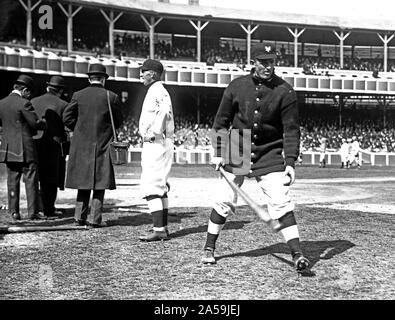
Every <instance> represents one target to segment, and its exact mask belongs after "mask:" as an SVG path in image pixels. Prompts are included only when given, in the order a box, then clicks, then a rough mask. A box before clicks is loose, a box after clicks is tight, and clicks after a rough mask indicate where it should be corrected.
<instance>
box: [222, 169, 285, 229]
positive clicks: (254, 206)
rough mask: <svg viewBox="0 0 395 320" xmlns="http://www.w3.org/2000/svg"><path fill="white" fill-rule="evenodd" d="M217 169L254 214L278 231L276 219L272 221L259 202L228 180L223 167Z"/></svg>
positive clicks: (278, 225) (278, 226)
mask: <svg viewBox="0 0 395 320" xmlns="http://www.w3.org/2000/svg"><path fill="white" fill-rule="evenodd" d="M219 171H220V173H221V175H222V176H223V177H224V178H225V180H226V182H227V183H228V184H229V186H230V187H231V188H232V189H233V191H234V192H236V193H237V194H238V195H240V196H241V197H242V198H243V200H244V201H245V202H246V203H247V205H248V206H249V207H250V208H251V209H252V211H254V212H255V214H256V215H257V216H258V217H259V218H260V219H261V220H262V221H263V222H265V223H266V224H267V225H268V226H269V227H270V228H271V229H272V230H273V231H274V232H278V231H279V228H280V224H279V222H278V221H274V220H273V219H272V218H270V216H269V214H268V213H267V211H266V210H265V209H264V208H262V207H261V206H260V205H259V204H257V203H256V202H255V201H254V200H252V199H251V197H250V196H249V195H248V194H247V193H246V192H244V191H243V190H242V189H241V188H239V186H238V185H237V184H236V183H234V182H233V181H232V180H230V179H229V178H228V177H227V176H226V171H225V169H224V168H223V167H222V166H220V167H219Z"/></svg>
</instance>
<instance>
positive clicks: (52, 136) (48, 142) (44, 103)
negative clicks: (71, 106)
mask: <svg viewBox="0 0 395 320" xmlns="http://www.w3.org/2000/svg"><path fill="white" fill-rule="evenodd" d="M65 87H66V85H65V82H64V79H63V78H62V77H60V76H52V77H51V79H50V81H49V82H47V92H46V93H44V94H43V95H41V96H39V97H36V98H34V99H32V101H31V102H32V105H33V107H34V110H35V111H36V113H37V115H38V116H39V118H42V117H43V118H45V120H46V121H47V129H46V130H45V131H39V132H38V134H37V135H36V136H34V138H35V142H36V147H37V154H38V172H39V181H40V196H41V202H42V206H43V212H44V215H45V216H46V217H57V216H58V214H57V213H56V210H55V201H56V196H57V192H58V188H59V189H60V190H64V178H65V173H66V160H65V159H66V155H67V154H68V150H67V149H68V136H67V134H66V131H65V128H64V125H63V121H62V116H63V111H64V109H65V108H66V105H67V102H66V101H64V100H62V99H61V98H60V97H61V96H62V94H63V91H64V89H65Z"/></svg>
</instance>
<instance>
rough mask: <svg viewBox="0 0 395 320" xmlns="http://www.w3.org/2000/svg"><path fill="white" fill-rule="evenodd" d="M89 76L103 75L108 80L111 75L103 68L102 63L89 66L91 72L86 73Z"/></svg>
mask: <svg viewBox="0 0 395 320" xmlns="http://www.w3.org/2000/svg"><path fill="white" fill-rule="evenodd" d="M86 74H87V75H89V76H90V75H95V74H97V75H102V76H104V77H105V78H106V79H107V78H108V77H109V75H108V74H107V72H106V67H105V66H103V65H102V64H100V63H93V64H91V65H90V66H89V71H88V72H87V73H86Z"/></svg>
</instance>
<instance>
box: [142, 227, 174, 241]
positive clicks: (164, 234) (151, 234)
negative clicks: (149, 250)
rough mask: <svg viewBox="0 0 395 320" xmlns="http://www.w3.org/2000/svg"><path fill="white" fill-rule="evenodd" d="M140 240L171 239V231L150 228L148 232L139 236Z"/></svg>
mask: <svg viewBox="0 0 395 320" xmlns="http://www.w3.org/2000/svg"><path fill="white" fill-rule="evenodd" d="M139 239H140V241H145V242H151V241H166V240H170V238H169V232H168V231H167V230H165V231H155V230H150V231H148V232H147V233H146V234H144V235H142V236H140V237H139Z"/></svg>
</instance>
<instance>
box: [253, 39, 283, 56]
mask: <svg viewBox="0 0 395 320" xmlns="http://www.w3.org/2000/svg"><path fill="white" fill-rule="evenodd" d="M275 58H277V54H276V49H275V48H274V46H273V45H271V44H270V43H258V44H256V45H255V46H254V47H253V48H252V50H251V59H275Z"/></svg>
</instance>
